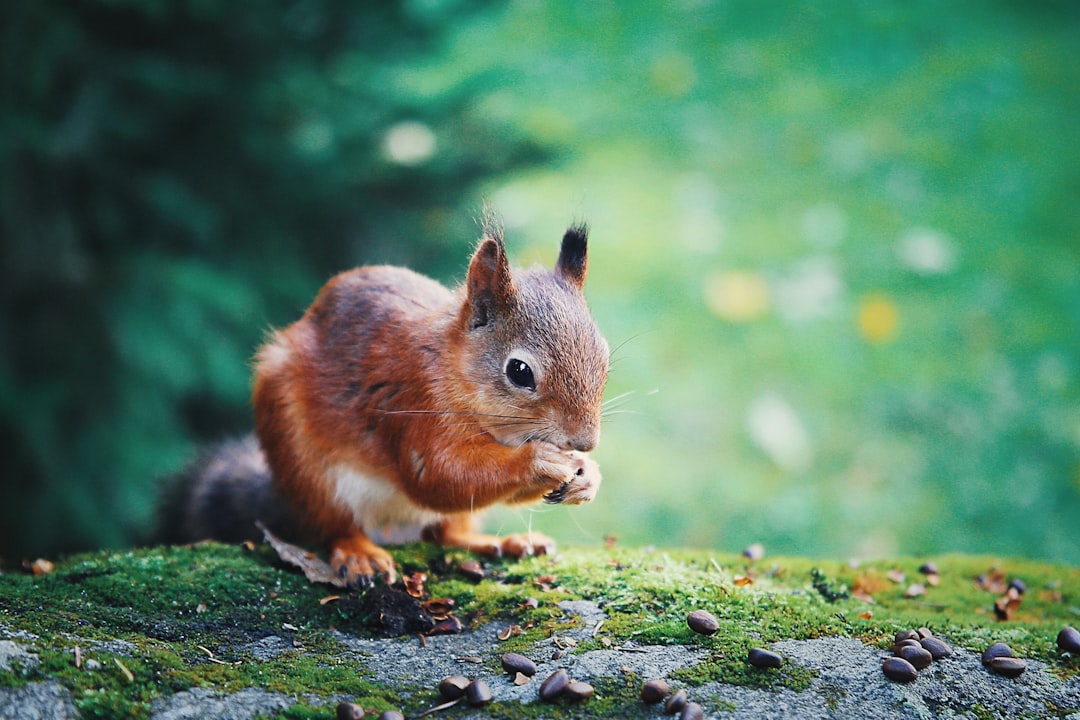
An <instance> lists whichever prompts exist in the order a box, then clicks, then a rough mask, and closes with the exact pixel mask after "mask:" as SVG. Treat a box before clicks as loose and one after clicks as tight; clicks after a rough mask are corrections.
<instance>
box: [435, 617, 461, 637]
mask: <svg viewBox="0 0 1080 720" xmlns="http://www.w3.org/2000/svg"><path fill="white" fill-rule="evenodd" d="M462 630H464V627H462V625H461V621H460V620H458V619H457V618H456V617H454V616H453V615H451V616H450V617H448V618H445V619H443V620H440V621H439V622H437V623H435V627H433V628H431V630H428V635H457V634H458V633H459V632H461V631H462Z"/></svg>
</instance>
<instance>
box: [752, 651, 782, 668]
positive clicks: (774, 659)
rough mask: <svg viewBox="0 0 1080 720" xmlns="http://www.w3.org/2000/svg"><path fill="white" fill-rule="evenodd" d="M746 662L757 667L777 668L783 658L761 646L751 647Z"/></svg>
mask: <svg viewBox="0 0 1080 720" xmlns="http://www.w3.org/2000/svg"><path fill="white" fill-rule="evenodd" d="M746 662H748V663H750V664H751V665H753V666H754V667H757V668H778V667H780V666H781V665H783V664H784V658H782V657H780V656H779V655H777V654H776V653H774V652H770V651H769V650H764V649H762V648H752V649H751V650H750V652H749V653H748V654H747V656H746Z"/></svg>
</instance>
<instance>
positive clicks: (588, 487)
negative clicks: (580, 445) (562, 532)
mask: <svg viewBox="0 0 1080 720" xmlns="http://www.w3.org/2000/svg"><path fill="white" fill-rule="evenodd" d="M565 454H566V455H568V456H569V457H570V466H571V467H572V468H573V471H574V474H573V476H572V477H571V478H570V479H569V480H568V481H566V482H564V483H563V484H562V485H560V486H559V487H557V488H556V489H554V490H552V491H551V492H549V493H548V494H547V495H545V496H544V502H546V503H549V504H555V505H558V504H562V505H580V504H582V503H587V502H591V501H592V499H593V498H595V497H596V493H597V492H599V491H600V481H601V480H602V479H603V478H602V477H601V475H600V466H599V465H597V464H596V461H595V460H593V459H592V458H590V457H589V456H588V455H586V454H585V453H581V452H577V451H576V450H571V451H568V452H566V453H565Z"/></svg>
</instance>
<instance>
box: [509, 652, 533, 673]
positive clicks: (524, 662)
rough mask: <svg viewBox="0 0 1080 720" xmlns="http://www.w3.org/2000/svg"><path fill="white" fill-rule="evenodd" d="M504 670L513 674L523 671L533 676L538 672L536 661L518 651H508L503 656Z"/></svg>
mask: <svg viewBox="0 0 1080 720" xmlns="http://www.w3.org/2000/svg"><path fill="white" fill-rule="evenodd" d="M502 667H503V670H505V671H506V672H508V673H510V674H511V675H513V674H514V673H521V674H522V675H526V676H528V677H532V676H533V675H535V674H536V663H534V662H533V661H532V660H530V659H529V658H527V657H525V656H524V655H520V654H518V653H506V654H505V655H503V656H502Z"/></svg>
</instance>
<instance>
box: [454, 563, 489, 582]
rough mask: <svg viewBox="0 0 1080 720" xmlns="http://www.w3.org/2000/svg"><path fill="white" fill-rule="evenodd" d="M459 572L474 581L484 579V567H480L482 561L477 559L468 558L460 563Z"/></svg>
mask: <svg viewBox="0 0 1080 720" xmlns="http://www.w3.org/2000/svg"><path fill="white" fill-rule="evenodd" d="M458 572H459V573H461V574H462V575H464V576H465V578H466V579H468V580H472V581H473V582H480V581H481V580H483V579H484V568H482V567H480V563H478V562H476V561H475V560H466V561H465V562H463V563H461V564H460V565H458Z"/></svg>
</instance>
